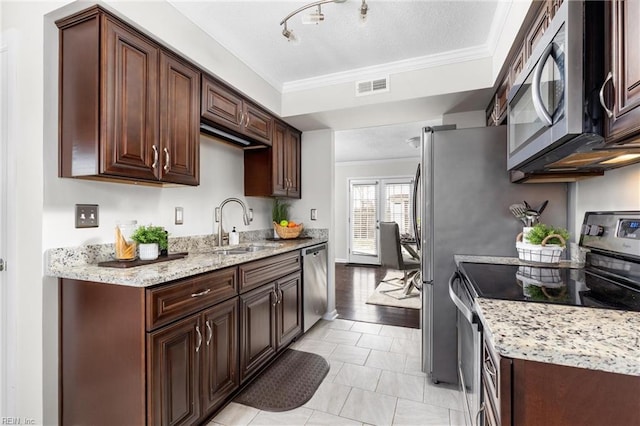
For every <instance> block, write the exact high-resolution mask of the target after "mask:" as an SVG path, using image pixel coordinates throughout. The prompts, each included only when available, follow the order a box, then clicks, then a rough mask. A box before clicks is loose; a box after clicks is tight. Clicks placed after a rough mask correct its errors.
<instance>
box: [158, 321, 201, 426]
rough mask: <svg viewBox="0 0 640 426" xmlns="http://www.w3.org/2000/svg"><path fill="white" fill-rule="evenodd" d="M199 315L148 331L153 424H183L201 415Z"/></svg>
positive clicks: (189, 422)
mask: <svg viewBox="0 0 640 426" xmlns="http://www.w3.org/2000/svg"><path fill="white" fill-rule="evenodd" d="M201 325H202V324H201V317H200V315H193V316H190V317H188V318H185V319H183V320H181V321H178V322H176V323H174V324H171V325H168V326H166V327H164V328H161V329H160V330H158V331H154V332H153V333H149V335H148V337H147V339H148V342H149V343H148V351H147V353H148V354H149V377H148V383H149V387H148V393H149V401H150V404H149V406H148V410H149V419H150V424H154V425H182V424H185V425H186V424H191V423H194V422H195V421H196V420H197V419H198V418H199V417H200V391H199V387H200V350H204V349H203V348H202V331H201Z"/></svg>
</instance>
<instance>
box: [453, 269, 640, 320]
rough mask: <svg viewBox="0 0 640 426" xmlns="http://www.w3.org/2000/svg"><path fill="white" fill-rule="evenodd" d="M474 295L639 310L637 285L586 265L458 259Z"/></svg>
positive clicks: (639, 298) (639, 293)
mask: <svg viewBox="0 0 640 426" xmlns="http://www.w3.org/2000/svg"><path fill="white" fill-rule="evenodd" d="M460 270H461V272H462V273H463V274H464V275H465V277H466V278H467V280H468V282H469V283H470V284H471V286H472V287H473V288H472V289H471V290H472V291H473V292H474V293H475V295H474V296H476V297H485V298H488V299H503V300H517V301H525V302H542V303H557V304H562V305H574V306H588V307H599V308H607V309H622V310H627V311H636V312H640V288H636V287H634V286H633V285H630V284H628V283H621V282H617V281H614V280H612V279H610V278H609V277H607V276H606V275H602V274H600V273H598V271H597V270H590V269H566V268H544V267H536V266H516V265H495V264H487V263H462V264H460Z"/></svg>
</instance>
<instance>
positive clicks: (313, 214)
mask: <svg viewBox="0 0 640 426" xmlns="http://www.w3.org/2000/svg"><path fill="white" fill-rule="evenodd" d="M311 220H318V209H311Z"/></svg>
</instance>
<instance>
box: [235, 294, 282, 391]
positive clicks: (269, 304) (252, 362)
mask: <svg viewBox="0 0 640 426" xmlns="http://www.w3.org/2000/svg"><path fill="white" fill-rule="evenodd" d="M275 288H276V286H275V283H272V284H266V285H264V286H262V287H260V288H257V289H255V290H252V291H250V292H247V293H245V294H242V295H240V381H241V382H244V381H245V380H246V379H247V378H248V377H249V376H251V375H252V374H253V373H255V372H256V370H257V369H258V368H260V367H262V366H263V365H264V364H265V363H266V362H267V361H269V359H271V357H272V356H273V355H274V354H275V353H276V316H275V306H276V292H275Z"/></svg>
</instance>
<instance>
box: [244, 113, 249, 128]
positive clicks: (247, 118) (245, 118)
mask: <svg viewBox="0 0 640 426" xmlns="http://www.w3.org/2000/svg"><path fill="white" fill-rule="evenodd" d="M244 125H245V127H246V126H248V125H249V114H247V113H246V112H245V113H244Z"/></svg>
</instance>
